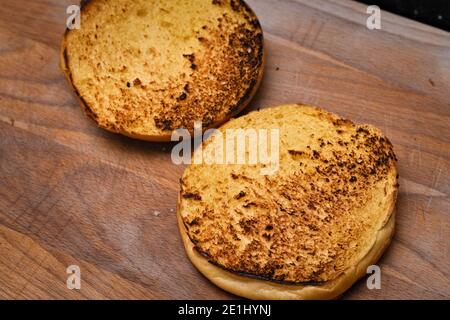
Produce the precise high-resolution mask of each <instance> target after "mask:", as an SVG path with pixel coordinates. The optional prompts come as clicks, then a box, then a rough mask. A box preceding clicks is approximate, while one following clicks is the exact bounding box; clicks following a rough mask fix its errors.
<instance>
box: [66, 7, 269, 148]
mask: <svg viewBox="0 0 450 320" xmlns="http://www.w3.org/2000/svg"><path fill="white" fill-rule="evenodd" d="M264 61H265V58H264V49H263V32H262V29H261V26H260V24H259V21H258V18H257V17H256V15H255V14H254V13H253V11H252V10H251V9H250V8H249V6H248V5H247V4H246V3H245V2H244V1H242V0H239V1H234V0H171V1H159V0H127V1H108V0H91V1H83V2H82V7H81V28H80V29H73V30H67V31H66V33H65V35H64V37H63V40H62V46H61V68H62V70H63V72H64V73H65V75H66V77H67V79H68V81H69V83H70V84H71V85H72V87H73V89H74V91H75V92H76V94H77V96H78V98H79V100H80V103H81V105H82V107H83V108H84V110H85V111H86V113H87V115H88V116H89V117H91V118H92V119H93V120H95V122H96V123H97V124H98V125H99V126H100V127H101V128H104V129H106V130H109V131H112V132H116V133H121V134H124V135H126V136H130V137H133V138H138V139H143V140H150V141H170V138H171V133H172V131H173V130H175V129H179V128H185V129H188V130H190V131H192V129H193V127H194V122H196V121H198V122H201V123H202V125H203V128H204V129H207V128H212V127H217V126H219V125H220V124H222V123H224V122H225V121H227V120H228V119H230V118H231V117H233V116H234V115H236V114H238V113H239V112H240V111H242V110H243V109H244V108H245V107H246V106H247V105H248V103H249V101H250V99H251V98H252V97H253V95H254V94H255V92H256V90H257V88H258V86H259V84H260V81H261V79H262V76H263V69H264Z"/></svg>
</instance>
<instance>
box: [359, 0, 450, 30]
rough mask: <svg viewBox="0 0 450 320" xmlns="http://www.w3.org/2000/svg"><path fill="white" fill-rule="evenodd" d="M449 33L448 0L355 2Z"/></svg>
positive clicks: (363, 0) (449, 7)
mask: <svg viewBox="0 0 450 320" xmlns="http://www.w3.org/2000/svg"><path fill="white" fill-rule="evenodd" d="M357 1H359V2H362V3H366V4H368V5H377V6H379V7H380V8H381V9H382V10H386V11H389V12H392V13H395V14H398V15H401V16H404V17H407V18H410V19H413V20H416V21H419V22H423V23H425V24H429V25H431V26H434V27H436V28H440V29H443V30H447V31H450V0H357Z"/></svg>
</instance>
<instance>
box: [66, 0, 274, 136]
mask: <svg viewBox="0 0 450 320" xmlns="http://www.w3.org/2000/svg"><path fill="white" fill-rule="evenodd" d="M94 1H95V0H84V1H81V12H83V10H86V7H88V6H89V4H91V3H92V2H94ZM240 5H243V6H244V7H245V8H246V10H248V11H249V12H250V13H251V15H252V17H253V18H254V19H255V21H256V22H257V26H258V28H259V30H260V32H261V35H262V44H261V45H262V54H261V63H260V67H259V72H258V76H257V79H256V81H255V83H254V85H250V86H249V88H248V89H247V91H246V92H245V93H244V94H243V95H242V97H243V98H245V99H242V100H241V101H239V103H238V105H237V106H235V107H234V108H232V110H231V111H230V112H228V113H226V114H225V115H224V116H223V117H222V118H220V119H218V120H217V121H215V122H213V123H211V124H209V125H206V126H205V125H204V126H203V128H202V129H203V132H204V131H206V130H208V129H211V128H217V127H219V126H220V125H222V124H224V123H225V122H227V121H229V120H230V119H232V118H233V117H235V116H237V115H238V114H239V113H241V112H242V111H243V110H244V109H245V108H246V107H247V106H248V105H249V103H250V101H251V100H252V99H253V97H254V96H255V94H256V93H257V91H258V89H259V87H260V84H261V82H262V79H263V76H264V70H265V64H266V50H265V46H264V36H263V30H262V29H261V27H260V24H259V21H258V18H257V16H256V14H255V13H254V12H253V10H252V9H251V8H250V7H249V6H248V4H246V3H245V2H244V1H240ZM69 33H70V30H69V29H66V30H65V32H64V35H63V38H62V41H61V49H60V69H61V71H62V72H63V74H64V75H65V78H66V80H67V82H68V83H69V85H70V86H71V88H72V89H73V91H74V92H75V95H76V97H77V99H78V101H79V103H80V106H81V108H82V109H83V111H84V113H85V114H86V115H87V116H88V117H89V118H90V119H91V120H93V121H94V122H95V123H96V124H97V126H98V127H100V128H102V129H104V130H107V131H109V132H112V133H116V134H121V135H124V136H127V137H129V138H133V139H138V140H145V141H151V142H168V141H171V138H172V132H170V133H168V132H167V131H166V132H164V133H160V134H139V133H135V132H129V131H127V130H123V129H121V128H118V127H114V126H110V125H103V124H101V123H100V122H99V121H98V116H97V115H96V114H95V112H94V111H93V109H92V108H91V107H90V106H89V104H88V103H87V102H86V100H85V99H84V98H83V97H82V95H81V94H80V92H79V91H78V89H77V88H76V86H75V84H74V81H73V76H72V72H71V70H70V67H69V57H68V55H67V37H68V34H69ZM175 129H177V128H175ZM189 132H190V134H191V136H193V134H194V132H193V130H192V129H190V130H189Z"/></svg>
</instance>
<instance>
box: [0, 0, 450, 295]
mask: <svg viewBox="0 0 450 320" xmlns="http://www.w3.org/2000/svg"><path fill="white" fill-rule="evenodd" d="M248 2H249V4H250V5H251V6H252V7H253V8H254V10H255V12H256V13H257V14H258V15H259V17H260V19H261V22H262V26H263V28H264V31H265V39H266V49H267V56H268V59H267V68H266V75H265V78H264V81H263V85H262V87H261V89H260V90H259V93H258V95H257V97H256V98H255V99H254V101H253V102H252V104H251V108H252V109H254V108H258V107H267V106H272V105H278V104H282V103H289V102H304V103H308V104H313V105H318V106H322V107H324V108H327V109H329V110H331V111H333V112H336V113H338V114H340V115H342V116H345V117H348V118H350V119H353V120H355V121H357V122H367V123H371V124H374V125H376V126H378V127H380V128H381V129H382V130H383V131H384V132H385V133H386V134H387V135H388V137H389V138H390V139H391V141H392V142H393V144H394V147H395V151H396V153H397V155H398V158H399V171H400V194H399V198H398V215H397V216H398V220H397V221H398V222H397V233H396V236H395V239H394V241H393V243H392V245H391V247H390V249H389V250H388V251H387V253H386V254H385V255H384V257H383V258H382V260H381V261H380V263H379V265H380V266H381V271H382V278H381V279H382V282H381V290H369V289H367V287H366V280H361V281H360V282H358V283H357V284H355V286H354V287H353V288H352V289H351V290H349V291H348V292H347V293H346V294H345V295H344V296H343V298H345V299H385V298H387V299H411V298H413V299H419V298H425V299H435V298H446V299H448V298H450V279H449V265H450V258H449V244H450V222H449V217H450V212H449V211H450V210H449V208H450V199H449V195H450V187H449V182H450V181H449V171H450V34H449V33H448V32H445V31H441V30H438V29H435V28H432V27H428V26H426V25H423V24H420V23H416V22H413V21H410V20H407V19H404V18H401V17H399V16H396V15H393V14H389V13H387V12H383V13H382V29H381V30H369V29H367V28H366V20H367V18H368V16H369V15H368V14H366V6H364V5H361V4H358V3H356V2H350V1H323V0H317V1H306V0H280V1H274V0H249V1H248ZM70 3H71V1H68V0H67V1H60V0H45V1H34V0H21V1H18V0H17V1H3V2H2V4H1V6H0V298H50V299H56V298H70V299H72V298H73V299H85V298H100V299H103V298H130V299H131V298H149V299H157V298H158V299H169V298H171V299H222V298H225V299H227V298H234V297H233V296H231V295H229V294H227V293H226V292H224V291H222V290H220V289H218V288H216V287H215V286H214V285H212V284H211V283H210V282H209V281H208V280H206V279H205V278H204V277H203V276H201V275H200V274H199V273H198V272H197V271H196V269H195V268H194V267H193V266H192V265H191V263H190V262H189V261H188V259H187V258H186V256H185V253H184V250H183V246H182V243H181V240H180V237H179V235H178V231H177V226H176V219H175V206H176V199H177V192H178V181H179V178H180V176H181V174H182V172H183V167H180V166H176V165H174V164H172V162H171V159H170V152H171V147H172V146H173V145H171V144H162V143H148V142H140V141H134V140H131V139H128V138H125V137H121V136H118V135H114V134H110V133H107V132H104V131H102V130H100V129H98V128H96V126H95V125H94V124H93V123H92V122H91V121H89V120H88V119H87V118H86V117H85V116H84V115H83V113H82V112H81V110H80V108H79V106H78V102H77V100H76V99H75V97H74V95H73V93H72V92H71V90H70V89H69V87H68V85H67V84H66V81H65V79H64V77H63V75H62V74H61V72H60V71H59V68H58V59H59V55H58V54H59V41H60V39H61V35H62V33H63V31H64V27H65V20H66V18H67V14H66V7H67V6H68V5H69V4H70ZM69 265H78V266H79V267H80V268H81V290H69V289H67V287H66V279H67V274H66V268H67V267H68V266H69Z"/></svg>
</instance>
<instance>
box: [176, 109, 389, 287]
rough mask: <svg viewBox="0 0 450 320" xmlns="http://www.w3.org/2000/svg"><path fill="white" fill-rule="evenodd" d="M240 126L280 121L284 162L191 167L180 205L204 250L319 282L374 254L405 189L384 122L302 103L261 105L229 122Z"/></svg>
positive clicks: (275, 277) (237, 264) (258, 273)
mask: <svg viewBox="0 0 450 320" xmlns="http://www.w3.org/2000/svg"><path fill="white" fill-rule="evenodd" d="M231 128H235V129H238V128H255V129H276V128H278V129H279V130H280V169H279V171H278V172H277V173H275V174H274V175H269V176H263V175H261V174H260V170H259V169H260V165H237V164H236V165H234V164H231V165H220V164H212V165H211V164H208V165H207V164H202V165H190V166H189V167H188V168H187V169H186V171H185V173H184V175H183V178H182V180H181V191H180V199H179V211H178V212H179V215H180V217H181V219H182V221H183V224H184V226H185V229H186V233H187V235H188V237H189V238H190V239H191V241H192V243H193V244H194V246H195V249H196V250H197V251H198V252H199V253H201V254H202V255H203V256H204V257H205V258H206V259H208V261H209V262H210V263H212V264H214V265H216V266H218V267H220V268H223V269H225V270H228V271H231V272H234V273H236V274H240V275H243V276H247V277H257V278H261V279H266V280H272V281H280V282H283V283H294V284H315V285H320V284H323V283H326V282H329V281H333V280H335V279H337V278H338V277H339V276H340V275H342V274H343V273H344V272H345V271H346V270H348V269H349V268H351V267H352V266H354V265H356V264H357V263H358V262H359V261H361V260H362V259H363V258H364V256H366V255H367V253H368V252H369V251H370V250H371V248H372V247H373V246H374V243H375V241H376V234H377V232H378V230H380V229H382V228H383V226H384V225H385V224H386V223H387V221H389V219H390V217H391V214H392V211H393V206H394V204H395V200H396V194H397V173H396V158H395V155H394V152H393V147H392V144H391V143H390V142H389V140H388V139H387V138H386V137H385V136H384V135H383V134H382V133H381V132H380V131H379V130H378V129H376V128H375V127H373V126H370V125H356V124H353V123H352V122H351V121H348V120H345V119H342V118H340V117H338V116H336V115H334V114H331V113H329V112H326V111H324V110H321V109H318V108H314V107H309V106H302V105H285V106H281V107H277V108H272V109H265V110H262V111H260V112H252V113H250V114H248V115H246V116H244V117H241V118H239V119H235V120H232V121H230V122H229V123H227V124H225V125H224V126H223V127H221V128H220V130H221V131H222V132H225V130H226V129H231ZM206 143H207V144H208V143H209V144H211V143H215V142H214V140H211V141H207V142H206Z"/></svg>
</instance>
